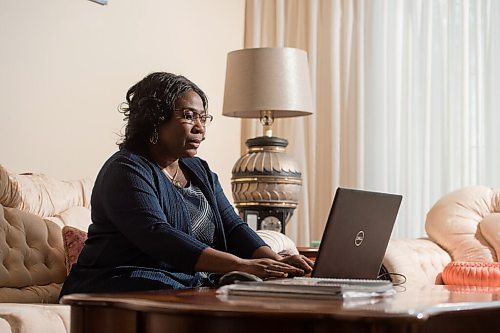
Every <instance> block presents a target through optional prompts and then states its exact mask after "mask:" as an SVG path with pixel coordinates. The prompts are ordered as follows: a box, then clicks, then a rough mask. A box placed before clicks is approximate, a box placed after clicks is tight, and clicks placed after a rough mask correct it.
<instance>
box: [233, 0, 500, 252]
mask: <svg viewBox="0 0 500 333" xmlns="http://www.w3.org/2000/svg"><path fill="white" fill-rule="evenodd" d="M498 17H500V1H494V0H491V1H490V0H475V1H466V0H359V1H356V0H344V1H342V0H316V1H314V0H310V1H305V0H247V2H246V25H245V47H264V46H290V47H298V48H302V49H304V50H306V51H307V52H308V55H309V63H310V69H311V80H312V87H313V88H312V89H313V96H314V99H315V112H316V113H315V115H313V116H310V117H304V118H296V119H277V121H276V123H275V124H276V126H274V127H273V129H274V134H275V135H276V136H280V137H284V138H286V139H288V140H289V141H290V145H289V148H288V149H287V152H288V154H290V155H291V156H293V157H294V158H295V159H296V160H297V161H299V162H300V167H301V170H302V173H303V180H304V187H303V191H302V193H303V195H302V198H301V202H300V206H299V208H298V210H297V211H296V213H295V216H294V219H293V220H292V221H291V222H290V223H289V225H288V227H287V234H288V235H289V236H290V237H292V238H293V239H294V240H295V241H296V242H297V243H298V244H299V245H308V244H309V241H310V240H318V239H320V237H321V234H322V232H323V228H324V223H325V222H326V218H327V216H328V212H329V209H330V206H331V202H332V200H333V195H334V193H335V189H336V188H337V186H344V187H352V188H359V189H366V190H374V191H383V192H392V193H400V194H403V197H404V198H403V202H402V205H401V209H400V212H399V216H398V220H397V222H396V226H395V230H394V232H393V238H413V237H420V236H425V231H424V223H425V215H426V213H427V211H428V210H429V208H430V207H431V206H432V205H433V204H434V202H435V201H436V200H438V199H439V198H440V197H441V196H442V195H444V194H446V193H448V192H450V191H452V190H455V189H458V188H460V187H463V186H466V185H473V184H482V185H487V186H490V187H500V154H499V152H500V148H497V147H496V144H497V143H500V128H498V127H499V126H500V97H499V96H498V94H496V91H495V88H497V87H499V86H500V65H499V62H498V61H496V60H495V59H499V58H500V20H498ZM242 129H243V131H242V139H243V140H246V139H247V138H249V137H254V136H257V135H261V133H260V126H259V125H258V123H257V122H255V121H244V122H243V123H242Z"/></svg>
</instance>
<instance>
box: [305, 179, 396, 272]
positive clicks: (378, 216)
mask: <svg viewBox="0 0 500 333" xmlns="http://www.w3.org/2000/svg"><path fill="white" fill-rule="evenodd" d="M401 200H402V196H401V195H395V194H387V193H379V192H369V191H361V190H353V189H345V188H340V187H339V188H338V189H337V192H336V193H335V198H334V200H333V204H332V208H331V210H330V215H329V216H328V220H327V222H326V226H325V231H324V232H323V236H322V239H321V244H320V247H319V251H318V255H317V258H316V263H315V265H314V269H313V272H312V274H311V276H312V277H321V278H345V279H376V278H377V276H378V273H379V270H380V267H381V265H382V260H383V258H384V255H385V250H386V249H387V244H388V243H389V238H390V237H391V233H392V228H393V226H394V223H395V221H396V216H397V214H398V210H399V206H400V204H401Z"/></svg>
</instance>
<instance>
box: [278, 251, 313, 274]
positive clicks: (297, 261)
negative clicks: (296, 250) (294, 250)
mask: <svg viewBox="0 0 500 333" xmlns="http://www.w3.org/2000/svg"><path fill="white" fill-rule="evenodd" d="M280 261H281V262H283V263H286V264H289V265H292V266H294V267H297V268H300V269H301V270H303V273H302V274H295V273H289V274H288V277H294V276H303V275H307V274H310V273H311V272H312V268H313V266H314V262H313V261H312V260H311V259H309V258H307V257H306V256H303V255H301V254H296V255H292V256H287V257H284V258H283V259H281V260H280Z"/></svg>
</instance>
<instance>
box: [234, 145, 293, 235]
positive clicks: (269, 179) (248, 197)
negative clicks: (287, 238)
mask: <svg viewBox="0 0 500 333" xmlns="http://www.w3.org/2000/svg"><path fill="white" fill-rule="evenodd" d="M246 145H247V147H248V152H247V153H246V154H245V155H243V156H242V157H240V158H239V159H238V161H236V164H235V165H234V167H233V176H232V178H231V186H232V192H233V199H234V203H235V206H236V208H237V209H238V211H239V213H240V216H241V217H242V218H243V219H244V220H245V221H246V222H247V223H248V224H249V225H250V226H252V227H253V228H255V229H268V230H276V231H280V232H282V233H285V226H286V223H287V222H288V220H289V219H290V217H291V216H292V214H293V211H294V210H295V208H296V207H297V204H298V201H299V195H300V188H301V186H302V179H301V173H300V172H299V171H298V168H297V166H296V163H295V162H294V161H293V160H292V159H291V158H290V157H289V156H288V155H287V154H286V152H285V148H286V146H287V145H288V141H287V140H285V139H281V138H277V137H268V136H261V137H257V138H253V139H249V140H247V141H246Z"/></svg>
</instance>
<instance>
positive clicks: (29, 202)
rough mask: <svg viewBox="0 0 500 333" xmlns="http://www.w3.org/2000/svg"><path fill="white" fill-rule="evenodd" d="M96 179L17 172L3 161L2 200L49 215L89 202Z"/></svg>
mask: <svg viewBox="0 0 500 333" xmlns="http://www.w3.org/2000/svg"><path fill="white" fill-rule="evenodd" d="M92 185H93V182H92V181H91V180H88V179H81V180H74V181H62V180H57V179H54V178H51V177H48V176H47V175H44V174H33V173H30V174H20V175H18V174H14V173H12V172H9V171H8V170H7V169H5V168H4V167H3V166H2V165H0V204H1V205H3V206H5V207H12V208H18V209H20V210H24V211H27V212H30V213H32V214H35V215H38V216H41V217H47V216H53V215H56V214H60V213H62V212H64V211H65V210H67V209H68V208H70V207H73V206H83V207H89V206H90V193H91V191H92Z"/></svg>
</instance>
